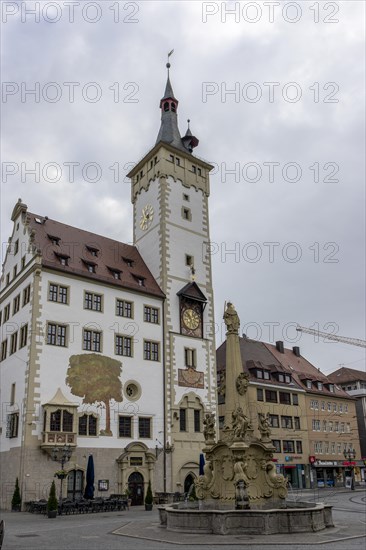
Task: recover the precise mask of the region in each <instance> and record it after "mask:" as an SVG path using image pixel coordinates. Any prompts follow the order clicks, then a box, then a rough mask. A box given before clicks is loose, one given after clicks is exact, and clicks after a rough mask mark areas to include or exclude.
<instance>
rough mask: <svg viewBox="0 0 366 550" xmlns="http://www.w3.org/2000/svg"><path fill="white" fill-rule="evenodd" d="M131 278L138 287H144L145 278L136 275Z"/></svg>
mask: <svg viewBox="0 0 366 550" xmlns="http://www.w3.org/2000/svg"><path fill="white" fill-rule="evenodd" d="M133 277H134V279H135V281H136V282H137V284H138V285H139V286H145V277H139V276H138V275H134V276H133Z"/></svg>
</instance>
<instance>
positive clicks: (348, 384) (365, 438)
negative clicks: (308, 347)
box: [328, 367, 366, 460]
mask: <svg viewBox="0 0 366 550" xmlns="http://www.w3.org/2000/svg"><path fill="white" fill-rule="evenodd" d="M328 378H329V380H331V381H332V382H333V383H334V384H337V386H340V387H341V388H342V389H343V390H345V391H346V392H347V393H348V394H349V395H351V396H352V397H354V398H355V399H356V415H357V424H358V432H359V435H360V446H361V455H362V458H363V459H365V460H366V372H365V371H360V370H355V369H348V368H346V367H342V368H340V369H338V370H336V371H334V372H332V373H331V374H329V375H328Z"/></svg>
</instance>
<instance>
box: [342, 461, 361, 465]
mask: <svg viewBox="0 0 366 550" xmlns="http://www.w3.org/2000/svg"><path fill="white" fill-rule="evenodd" d="M342 464H343V466H356V464H357V462H349V461H347V460H345V461H344V462H342Z"/></svg>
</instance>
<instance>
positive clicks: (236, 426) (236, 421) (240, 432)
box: [231, 407, 251, 439]
mask: <svg viewBox="0 0 366 550" xmlns="http://www.w3.org/2000/svg"><path fill="white" fill-rule="evenodd" d="M231 416H232V419H233V430H234V437H235V438H237V439H243V438H244V437H245V434H246V432H247V430H248V429H251V425H250V422H249V418H248V417H247V416H245V414H244V412H243V409H242V408H241V407H237V408H236V409H235V410H234V411H233V412H232V415H231Z"/></svg>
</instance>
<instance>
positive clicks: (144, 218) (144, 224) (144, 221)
mask: <svg viewBox="0 0 366 550" xmlns="http://www.w3.org/2000/svg"><path fill="white" fill-rule="evenodd" d="M153 219H154V209H153V207H152V206H151V204H147V205H146V206H144V207H143V209H142V211H141V218H140V227H141V229H142V230H143V231H146V229H148V228H149V227H150V225H151V224H152V221H153Z"/></svg>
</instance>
